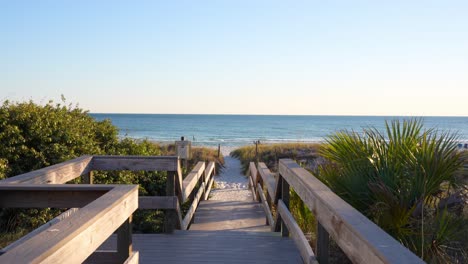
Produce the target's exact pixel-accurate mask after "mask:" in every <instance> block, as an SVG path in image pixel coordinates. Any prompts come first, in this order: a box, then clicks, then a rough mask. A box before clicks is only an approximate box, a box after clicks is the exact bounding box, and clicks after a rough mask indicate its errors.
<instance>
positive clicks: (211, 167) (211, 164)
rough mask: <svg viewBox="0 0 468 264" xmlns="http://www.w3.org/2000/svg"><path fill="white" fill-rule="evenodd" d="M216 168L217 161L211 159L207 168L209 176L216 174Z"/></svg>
mask: <svg viewBox="0 0 468 264" xmlns="http://www.w3.org/2000/svg"><path fill="white" fill-rule="evenodd" d="M214 170H215V163H214V162H213V161H210V162H209V163H208V165H207V166H206V169H205V175H206V176H207V177H208V175H212V174H214V172H215V171H214Z"/></svg>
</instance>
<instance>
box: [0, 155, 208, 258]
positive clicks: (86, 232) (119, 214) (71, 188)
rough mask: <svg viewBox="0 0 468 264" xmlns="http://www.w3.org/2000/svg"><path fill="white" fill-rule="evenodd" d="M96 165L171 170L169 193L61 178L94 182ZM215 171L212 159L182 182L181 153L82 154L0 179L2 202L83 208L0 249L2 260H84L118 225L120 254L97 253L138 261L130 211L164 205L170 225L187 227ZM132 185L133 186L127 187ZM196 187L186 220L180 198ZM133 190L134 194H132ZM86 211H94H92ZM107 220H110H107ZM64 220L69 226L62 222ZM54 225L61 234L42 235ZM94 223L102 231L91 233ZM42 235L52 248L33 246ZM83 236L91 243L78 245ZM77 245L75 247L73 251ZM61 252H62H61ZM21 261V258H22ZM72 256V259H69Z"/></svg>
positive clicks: (5, 203) (27, 206)
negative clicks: (152, 194) (153, 193)
mask: <svg viewBox="0 0 468 264" xmlns="http://www.w3.org/2000/svg"><path fill="white" fill-rule="evenodd" d="M93 170H134V171H136V170H149V171H153V170H156V171H167V172H168V185H167V186H166V187H167V188H169V190H170V191H169V192H168V195H169V196H164V197H157V196H156V197H146V196H145V197H138V188H137V187H136V186H130V185H100V184H96V185H92V184H85V185H76V184H69V185H62V183H66V182H68V181H70V180H73V179H75V178H78V177H80V176H81V175H87V180H86V182H88V183H92V181H93V179H92V171H93ZM214 173H215V164H214V162H210V163H208V164H207V165H205V163H204V162H199V163H197V165H196V166H195V168H194V169H193V170H192V171H191V173H190V174H189V175H188V176H187V177H186V179H185V180H184V181H182V173H181V168H180V160H179V158H178V157H159V156H156V157H155V156H148V157H147V156H83V157H79V158H77V159H74V160H70V161H67V162H63V163H60V164H56V165H53V166H49V167H46V168H43V169H40V170H37V171H33V172H29V173H25V174H22V175H19V176H16V177H12V178H8V179H5V180H2V181H0V207H15V208H44V207H57V208H74V207H82V208H81V209H79V210H74V214H73V215H72V216H70V217H68V218H66V219H61V220H58V219H54V220H52V221H51V222H49V223H48V225H44V226H43V227H41V228H40V229H37V230H35V231H33V233H31V234H29V235H27V236H26V237H25V238H24V239H21V240H18V241H17V242H16V243H15V244H14V245H13V246H12V247H7V248H5V249H4V250H3V251H1V252H0V253H4V254H3V255H2V256H1V258H0V262H3V260H5V262H11V260H12V258H13V256H14V255H15V254H17V255H21V256H22V257H24V260H25V262H29V261H37V262H41V261H52V262H53V261H57V262H65V260H63V258H64V257H65V256H72V257H73V259H72V262H75V260H76V262H82V261H84V260H85V259H86V258H87V257H88V256H90V255H91V253H93V251H94V250H95V249H96V248H97V247H98V246H99V245H100V244H101V243H102V242H103V241H104V240H105V239H107V237H108V236H109V235H110V234H112V233H113V232H114V231H115V230H116V229H118V230H119V231H118V232H117V233H118V253H115V254H114V253H112V252H108V253H105V252H96V254H94V255H93V256H94V257H96V256H98V255H99V254H101V255H102V254H107V255H108V256H109V257H110V258H111V259H119V261H121V262H124V261H125V260H127V261H129V262H132V261H133V262H134V261H138V255H135V254H132V249H131V234H130V235H129V232H130V233H131V228H130V226H131V213H133V211H135V210H136V209H137V208H140V209H164V210H166V218H167V219H166V220H167V222H171V223H173V225H172V224H171V226H173V227H175V228H179V229H187V228H188V227H189V225H190V223H191V222H192V221H193V215H194V212H195V210H196V208H197V206H198V204H199V201H200V200H204V199H207V198H208V196H209V193H210V191H211V186H212V184H213V180H214V177H213V176H214ZM50 183H54V184H53V185H52V184H50ZM129 186H130V187H131V190H130V189H128V188H130V187H129ZM196 186H199V187H198V191H197V195H196V196H195V197H192V198H193V201H192V205H191V207H190V209H189V210H188V212H187V214H186V215H185V218H184V219H182V212H181V210H180V203H181V202H185V201H187V200H188V199H189V198H190V196H191V193H193V192H194V189H195V187H196ZM166 191H167V190H166ZM127 194H128V195H127ZM130 194H131V196H129V195H130ZM113 202H114V203H113ZM108 207H109V208H108ZM90 210H91V211H90ZM88 211H90V212H89V213H88ZM67 215H68V214H67ZM93 217H94V218H93ZM77 219H79V220H77ZM122 219H123V220H122ZM107 222H111V223H112V224H110V225H109V223H107ZM65 223H68V224H69V225H70V226H68V227H67V226H64V225H66V224H65ZM80 226H83V227H80ZM101 226H104V227H101ZM98 227H99V228H98ZM51 228H54V229H57V230H60V235H59V236H54V239H53V241H52V240H51V242H50V243H49V242H47V241H48V240H47V239H45V238H44V234H47V232H49V231H50V229H51ZM92 228H94V229H96V230H103V231H102V232H101V231H100V232H94V233H93V232H92V231H91V230H92ZM112 228H113V229H112ZM75 229H76V230H75ZM111 229H112V230H111ZM172 230H173V229H172V227H171V228H170V229H168V230H166V231H168V232H172ZM39 238H42V239H43V240H44V239H45V240H44V241H46V242H47V243H46V244H47V245H49V244H50V245H51V246H50V248H47V249H46V248H44V247H45V246H44V247H38V248H37V249H34V248H32V247H31V246H32V245H35V244H37V243H39V242H38V241H40V240H38V239H39ZM80 239H81V240H80ZM82 239H84V241H91V245H89V246H88V245H85V246H84V248H83V247H81V246H78V244H80V243H84V242H82ZM127 240H128V241H130V242H128V241H127ZM80 241H81V242H80ZM54 243H56V244H60V245H63V246H64V247H63V249H62V248H60V247H57V246H55V244H54ZM80 245H81V244H80ZM127 245H129V246H127ZM52 247H54V248H55V249H57V250H56V252H55V251H54V250H52V249H51V248H52ZM76 248H80V250H78V251H77V250H76ZM125 248H126V249H125ZM19 250H21V252H20V251H19ZM73 250H75V251H76V252H70V251H73ZM57 252H59V253H57ZM58 254H59V255H60V254H62V255H60V256H59V255H58ZM23 255H24V256H23ZM19 260H20V261H22V259H19ZM68 261H70V260H69V259H67V262H68Z"/></svg>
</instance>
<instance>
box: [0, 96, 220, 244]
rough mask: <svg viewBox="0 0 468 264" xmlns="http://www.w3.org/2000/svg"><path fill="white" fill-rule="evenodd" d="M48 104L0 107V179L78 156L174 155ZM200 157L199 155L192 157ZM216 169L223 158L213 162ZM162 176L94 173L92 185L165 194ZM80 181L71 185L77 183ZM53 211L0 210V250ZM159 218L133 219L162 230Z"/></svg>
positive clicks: (139, 215)
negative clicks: (134, 187)
mask: <svg viewBox="0 0 468 264" xmlns="http://www.w3.org/2000/svg"><path fill="white" fill-rule="evenodd" d="M62 101H63V102H62V103H54V102H52V101H50V102H48V103H47V104H45V105H39V104H36V103H34V102H33V101H28V102H9V101H5V102H4V103H3V104H2V106H1V107H0V146H1V147H0V179H2V178H6V177H12V176H16V175H19V174H22V173H26V172H30V171H33V170H37V169H40V168H43V167H47V166H50V165H53V164H57V163H60V162H64V161H67V160H70V159H73V158H76V157H79V156H82V155H100V154H102V155H174V151H173V147H172V150H170V148H171V147H169V146H160V145H158V144H155V143H153V142H151V141H149V140H135V139H131V138H124V139H121V140H119V138H118V129H117V128H116V127H115V126H114V125H112V123H111V122H110V120H104V121H97V120H95V119H94V118H93V117H91V116H90V115H88V112H87V111H85V110H83V109H81V108H79V107H78V106H73V105H71V104H69V105H65V100H64V99H63V100H62ZM195 153H196V154H195V155H194V159H193V160H192V162H193V163H196V162H197V161H199V160H214V151H211V150H204V149H203V148H197V149H196V152H195ZM197 153H200V154H197ZM216 160H217V161H218V163H219V164H221V163H222V159H216ZM166 176H167V173H166V172H154V171H150V172H146V171H137V172H131V171H96V172H95V174H94V183H103V184H110V183H115V184H139V194H140V195H147V196H153V195H165V185H166ZM80 180H81V179H79V178H78V179H76V180H74V182H75V183H79V182H80ZM61 212H62V211H61V210H57V209H42V210H37V209H0V237H1V239H0V247H3V246H5V245H6V244H7V243H9V242H11V240H16V239H17V238H19V237H21V236H22V235H24V234H26V233H27V232H29V231H30V230H32V229H34V228H37V227H38V226H40V225H42V224H45V223H46V222H47V221H49V220H50V219H52V218H53V217H55V216H56V215H58V214H60V213H61ZM163 217H164V213H163V212H161V211H155V210H141V211H137V212H136V213H135V214H134V220H133V224H134V229H135V231H136V232H157V231H161V230H162V226H161V225H162V221H163Z"/></svg>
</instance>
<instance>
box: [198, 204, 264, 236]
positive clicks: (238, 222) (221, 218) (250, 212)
mask: <svg viewBox="0 0 468 264" xmlns="http://www.w3.org/2000/svg"><path fill="white" fill-rule="evenodd" d="M189 230H207V231H208V230H211V231H215V230H230V231H257V232H269V231H270V227H269V226H268V225H266V218H265V212H264V211H263V207H262V205H261V204H260V203H257V202H255V201H216V200H207V201H202V202H200V205H199V206H198V208H197V211H196V213H195V219H194V222H193V224H192V225H191V226H190V228H189Z"/></svg>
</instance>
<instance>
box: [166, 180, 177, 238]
mask: <svg viewBox="0 0 468 264" xmlns="http://www.w3.org/2000/svg"><path fill="white" fill-rule="evenodd" d="M176 177H177V176H176V173H175V172H168V173H167V180H166V196H174V195H175V194H176ZM176 225H177V212H176V211H175V210H173V209H166V210H165V212H164V231H165V232H166V233H172V232H174V230H175V229H176Z"/></svg>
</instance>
